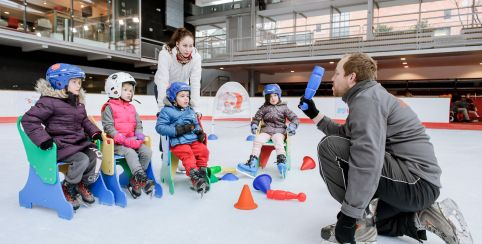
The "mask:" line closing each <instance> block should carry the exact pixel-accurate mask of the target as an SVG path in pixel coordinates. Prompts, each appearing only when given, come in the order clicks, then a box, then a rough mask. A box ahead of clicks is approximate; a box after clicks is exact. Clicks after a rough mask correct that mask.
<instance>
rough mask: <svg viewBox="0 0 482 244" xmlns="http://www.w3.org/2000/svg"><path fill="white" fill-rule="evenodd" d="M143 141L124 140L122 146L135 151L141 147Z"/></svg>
mask: <svg viewBox="0 0 482 244" xmlns="http://www.w3.org/2000/svg"><path fill="white" fill-rule="evenodd" d="M142 143H143V141H141V140H135V139H126V140H125V141H124V146H126V147H129V148H132V149H134V150H137V149H139V148H140V147H141V145H142Z"/></svg>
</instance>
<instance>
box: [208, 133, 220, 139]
mask: <svg viewBox="0 0 482 244" xmlns="http://www.w3.org/2000/svg"><path fill="white" fill-rule="evenodd" d="M217 139H218V136H217V135H215V134H209V136H208V140H211V141H213V140H217Z"/></svg>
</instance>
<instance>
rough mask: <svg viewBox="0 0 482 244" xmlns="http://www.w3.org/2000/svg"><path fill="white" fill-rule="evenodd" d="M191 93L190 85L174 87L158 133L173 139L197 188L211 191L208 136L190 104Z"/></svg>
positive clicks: (176, 152)
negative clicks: (208, 168)
mask: <svg viewBox="0 0 482 244" xmlns="http://www.w3.org/2000/svg"><path fill="white" fill-rule="evenodd" d="M190 92H191V87H190V86H189V85H187V84H186V83H183V82H174V83H172V84H171V86H170V87H169V88H168V89H167V91H166V93H167V96H166V98H167V100H168V101H166V100H165V101H164V103H165V106H164V108H163V109H162V110H161V112H160V114H159V117H158V118H157V124H156V131H157V132H158V133H159V134H161V135H164V136H168V137H169V144H170V150H171V152H172V153H173V154H174V155H175V156H176V157H178V158H179V159H180V160H181V161H182V164H183V165H184V168H186V175H187V176H189V177H191V182H192V185H193V187H194V189H195V190H196V191H197V192H207V191H208V190H209V184H208V178H207V175H206V172H207V166H208V159H209V150H208V148H207V146H206V144H205V143H204V142H205V140H206V134H205V133H204V131H203V130H202V129H201V127H200V125H199V121H198V119H197V116H196V113H195V111H194V110H193V109H192V108H191V106H190V104H189V101H190Z"/></svg>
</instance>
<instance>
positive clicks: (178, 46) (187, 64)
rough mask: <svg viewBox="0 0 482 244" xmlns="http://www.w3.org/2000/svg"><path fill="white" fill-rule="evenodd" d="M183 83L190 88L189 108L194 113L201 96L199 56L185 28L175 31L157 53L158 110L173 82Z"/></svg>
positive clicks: (162, 105)
mask: <svg viewBox="0 0 482 244" xmlns="http://www.w3.org/2000/svg"><path fill="white" fill-rule="evenodd" d="M176 81H180V82H185V83H186V84H188V85H189V86H191V107H192V108H193V109H194V111H196V112H200V111H197V108H198V106H199V97H200V95H201V55H199V53H198V51H197V50H196V48H195V47H194V35H193V34H192V32H190V31H189V30H187V29H185V28H179V29H177V30H176V31H175V32H174V34H173V35H172V37H171V40H170V41H169V42H168V43H167V44H166V45H164V46H163V47H162V50H161V51H160V52H159V60H158V63H157V72H156V75H155V77H154V82H155V83H156V91H155V92H156V99H157V104H158V107H159V108H162V107H164V102H163V100H164V99H165V98H166V90H167V88H168V87H169V85H170V84H171V83H173V82H176Z"/></svg>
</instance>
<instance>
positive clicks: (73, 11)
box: [0, 0, 140, 54]
mask: <svg viewBox="0 0 482 244" xmlns="http://www.w3.org/2000/svg"><path fill="white" fill-rule="evenodd" d="M139 23H140V16H139V0H117V1H112V0H29V1H19V0H12V1H9V0H0V28H6V29H10V30H15V31H19V32H25V33H31V34H34V35H36V36H38V37H42V38H52V39H56V40H60V41H68V42H74V43H78V44H81V45H87V46H95V47H98V48H105V49H111V50H117V51H121V52H128V53H135V54H139V53H140V48H139V46H140V34H139V33H140V32H139Z"/></svg>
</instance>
